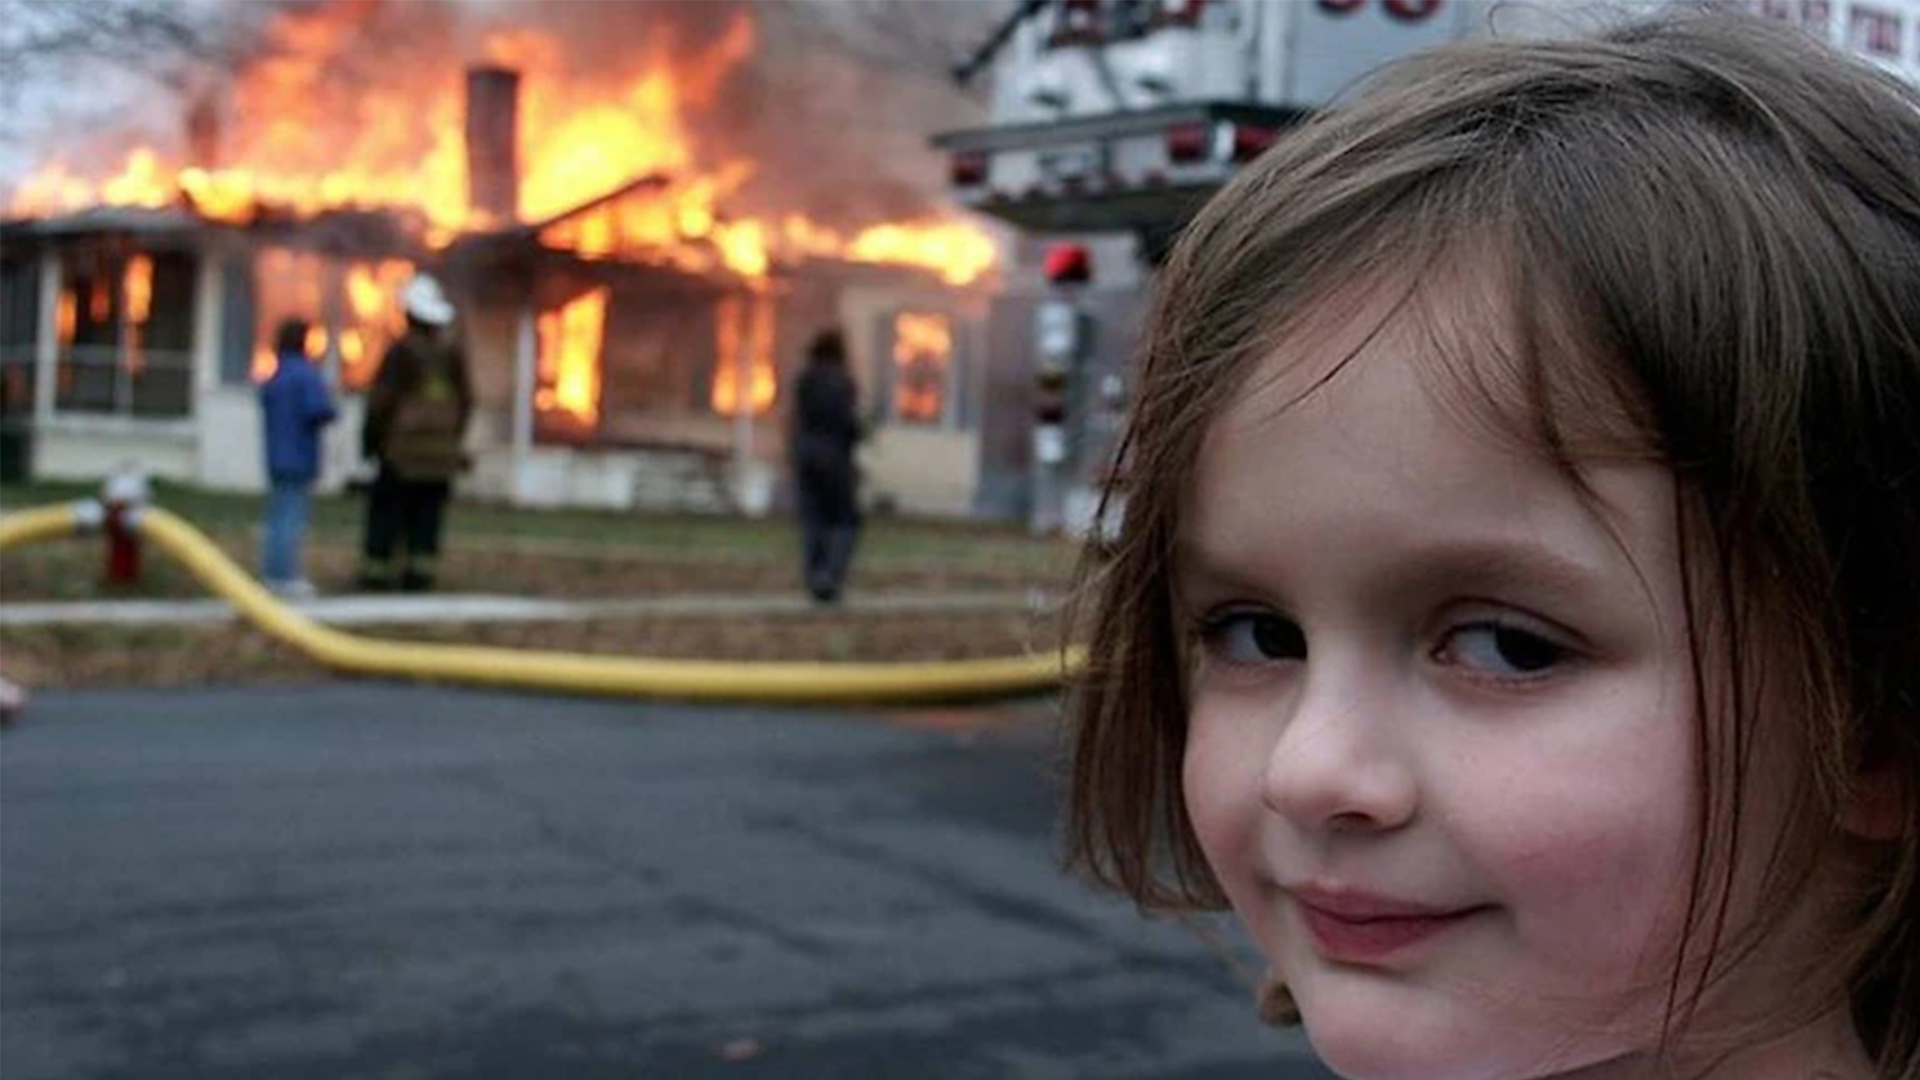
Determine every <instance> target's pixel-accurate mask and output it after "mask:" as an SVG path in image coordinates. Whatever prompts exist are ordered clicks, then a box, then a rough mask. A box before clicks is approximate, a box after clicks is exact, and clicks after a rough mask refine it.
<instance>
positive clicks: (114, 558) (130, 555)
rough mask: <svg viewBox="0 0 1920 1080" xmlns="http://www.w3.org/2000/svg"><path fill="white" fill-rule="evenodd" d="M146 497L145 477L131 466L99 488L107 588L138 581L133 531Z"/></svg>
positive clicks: (136, 539) (137, 549)
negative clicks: (105, 545) (104, 537)
mask: <svg viewBox="0 0 1920 1080" xmlns="http://www.w3.org/2000/svg"><path fill="white" fill-rule="evenodd" d="M147 497H148V488H147V476H146V474H145V473H143V472H141V471H140V469H139V467H138V466H135V465H131V464H129V465H122V466H121V467H120V468H119V470H118V471H116V472H115V473H114V474H113V475H112V476H109V477H107V482H106V483H105V484H104V485H102V488H101V491H100V503H101V505H102V506H103V507H105V508H106V521H105V522H104V523H103V525H104V529H103V531H104V532H105V533H106V534H107V577H106V581H107V584H108V585H134V584H138V583H139V581H140V534H139V532H138V531H137V529H138V526H139V524H140V511H141V509H142V508H143V507H145V506H146V504H147Z"/></svg>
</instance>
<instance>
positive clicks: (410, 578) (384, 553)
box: [359, 274, 473, 592]
mask: <svg viewBox="0 0 1920 1080" xmlns="http://www.w3.org/2000/svg"><path fill="white" fill-rule="evenodd" d="M401 301H402V304H403V306H404V308H405V310H406V318H407V329H406V333H405V334H403V335H402V336H401V338H400V340H398V341H396V342H394V344H393V347H392V348H390V349H388V350H387V354H386V356H385V357H383V358H382V359H381V361H380V370H379V373H378V374H376V375H375V376H374V380H373V387H372V389H370V390H369V391H368V393H367V418H366V424H365V426H364V427H363V428H362V429H361V437H360V440H361V441H360V446H361V453H362V454H363V456H365V457H367V458H369V459H371V460H372V461H373V462H374V465H375V468H376V472H375V475H374V479H373V484H372V486H371V488H370V489H369V490H368V493H367V519H366V537H365V543H364V544H363V545H362V548H361V561H360V575H359V584H360V587H361V588H362V589H366V590H372V591H380V590H386V589H391V588H393V587H394V586H395V585H398V586H399V587H400V589H402V590H403V591H407V592H423V591H426V590H429V589H431V588H433V584H434V576H435V569H436V566H435V563H436V560H437V559H438V557H439V554H440V534H441V529H442V526H443V524H444V520H445V514H446V504H447V498H448V496H449V494H450V493H451V491H452V486H453V479H454V477H455V476H457V475H458V474H459V473H460V472H461V471H462V470H464V469H465V468H466V465H467V456H466V451H465V448H464V446H463V440H464V438H465V435H466V427H467V420H468V418H469V417H470V416H471V415H472V412H473V389H472V383H471V380H470V378H469V375H468V371H467V356H466V350H465V349H464V348H463V347H462V346H461V344H460V341H459V339H458V337H457V336H456V335H455V333H454V329H453V322H454V315H455V311H454V307H453V303H452V302H451V301H450V300H448V299H447V295H446V292H445V291H444V290H443V289H442V288H441V287H440V283H439V282H438V281H437V280H435V279H434V278H433V277H431V276H429V275H427V274H416V275H414V277H413V278H412V280H410V281H409V282H408V283H407V285H406V288H405V289H404V290H403V291H402V293H401ZM396 553H397V554H398V557H397V558H396Z"/></svg>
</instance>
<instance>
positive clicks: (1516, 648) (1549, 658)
mask: <svg viewBox="0 0 1920 1080" xmlns="http://www.w3.org/2000/svg"><path fill="white" fill-rule="evenodd" d="M1435 655H1436V657H1437V658H1438V659H1440V660H1441V661H1443V662H1446V663H1453V664H1459V665H1461V666H1462V667H1466V668H1469V669H1471V670H1473V671H1474V672H1477V673H1479V674H1482V675H1486V676H1490V677H1492V678H1496V679H1506V680H1510V681H1520V680H1525V679H1535V678H1540V677H1542V676H1544V675H1546V674H1548V673H1549V672H1550V671H1551V670H1552V669H1553V668H1555V667H1557V666H1559V665H1561V664H1564V663H1566V662H1568V661H1569V660H1571V659H1572V658H1573V650H1572V649H1569V648H1567V647H1566V646H1564V645H1561V644H1560V643H1558V642H1556V641H1553V640H1550V639H1549V638H1547V637H1545V636H1543V635H1541V634H1536V633H1534V632H1533V631H1531V630H1524V629H1521V628H1520V627H1517V626H1509V625H1507V624H1505V623H1497V622H1481V623H1471V624H1468V625H1466V626H1461V627H1457V628H1455V629H1454V630H1453V631H1451V632H1450V633H1448V634H1447V638H1446V640H1445V641H1444V642H1442V643H1441V646H1440V648H1439V649H1438V650H1437V652H1436V654H1435Z"/></svg>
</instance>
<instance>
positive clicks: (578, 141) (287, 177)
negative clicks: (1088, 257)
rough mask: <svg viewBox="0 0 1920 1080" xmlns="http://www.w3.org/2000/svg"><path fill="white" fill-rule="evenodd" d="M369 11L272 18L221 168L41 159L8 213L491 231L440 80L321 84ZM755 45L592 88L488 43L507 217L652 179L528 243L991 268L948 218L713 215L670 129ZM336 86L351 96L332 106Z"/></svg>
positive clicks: (954, 272)
mask: <svg viewBox="0 0 1920 1080" xmlns="http://www.w3.org/2000/svg"><path fill="white" fill-rule="evenodd" d="M379 8H380V5H378V4H372V3H365V2H360V0H343V2H336V3H330V4H321V5H316V6H311V7H302V8H297V9H291V10H288V11H286V12H283V13H282V14H281V15H279V16H278V17H277V18H276V20H275V21H274V23H273V24H272V28H271V30H270V35H271V39H272V42H273V44H274V45H275V46H276V48H275V49H274V50H273V51H272V54H271V55H270V56H269V57H268V58H267V59H265V60H262V61H260V62H257V63H256V64H254V65H253V66H252V67H250V68H249V69H248V70H247V71H246V72H245V73H243V75H242V76H241V77H240V79H239V80H238V82H237V84H236V85H235V86H234V88H233V98H234V100H235V102H236V103H237V107H236V108H235V109H234V110H232V111H233V114H234V115H233V116H232V117H231V118H230V119H231V130H229V131H226V132H224V137H225V146H224V147H223V157H224V160H225V163H215V162H200V163H197V164H195V165H194V166H193V167H185V165H184V163H180V162H172V161H169V160H168V159H167V158H166V157H165V156H164V155H163V154H162V153H161V152H159V151H158V150H156V149H155V148H152V147H141V148H138V149H136V150H134V151H132V152H131V153H130V154H129V155H127V157H126V159H125V161H124V164H123V165H122V166H120V167H119V169H118V171H117V172H114V173H113V174H112V175H110V176H107V177H106V178H104V179H100V180H93V179H89V178H87V177H84V176H82V175H80V174H79V173H77V172H76V171H75V170H73V169H72V168H71V167H70V166H68V165H67V164H66V163H65V162H62V161H60V160H54V161H51V162H49V163H48V164H47V165H46V166H45V167H44V168H43V169H41V170H40V171H39V172H37V173H36V174H34V175H33V176H31V177H29V178H28V179H27V180H26V181H25V182H23V183H22V184H21V185H19V187H18V188H17V189H16V194H15V198H14V200H13V205H12V210H13V211H14V212H16V213H21V214H49V213H58V212H66V211H72V210H77V209H81V208H84V207H87V206H93V205H100V204H108V205H128V206H148V207H163V206H169V205H174V204H177V203H180V202H182V201H183V200H184V201H186V202H188V203H190V204H191V205H192V206H193V207H194V208H195V209H196V210H197V211H198V212H199V213H201V214H203V215H206V216H208V217H210V218H214V219H217V220H222V221H231V222H236V223H242V224H244V223H246V222H249V221H251V220H253V219H254V218H255V217H256V216H257V215H258V214H259V213H260V211H261V209H262V208H263V207H274V208H277V209H280V210H285V211H290V212H292V213H295V214H299V215H311V214H314V213H316V212H318V211H321V210H325V209H338V208H356V207H357V208H388V209H402V210H405V211H407V212H409V213H412V214H417V215H418V218H419V225H420V228H421V230H422V236H423V238H424V239H425V240H427V241H428V242H429V243H430V244H433V245H436V246H438V245H443V244H445V243H448V242H450V241H451V240H452V239H454V238H455V237H457V236H458V235H459V234H460V233H461V232H463V231H467V230H470V229H472V228H475V227H477V226H483V225H484V226H492V225H495V224H498V223H497V222H487V221H481V220H480V219H479V218H477V217H476V216H475V215H474V214H473V212H472V211H471V209H470V208H469V206H468V205H467V175H466V169H467V162H466V156H465V144H464V137H465V128H464V123H463V120H464V114H463V110H464V92H463V85H464V84H463V81H462V73H461V72H460V71H459V70H456V69H455V68H454V66H453V65H432V64H418V65H412V66H397V67H389V68H387V69H385V70H383V71H382V73H381V74H382V76H383V79H382V81H380V82H377V83H372V84H368V83H364V82H362V83H352V82H350V81H349V80H344V79H342V78H341V77H340V76H339V74H338V72H337V71H336V64H337V63H338V62H339V61H340V60H341V58H343V57H347V56H350V55H351V54H352V53H353V51H354V50H355V49H356V48H357V45H358V42H359V41H360V40H362V38H363V37H364V35H365V34H366V33H368V32H369V30H368V28H367V26H366V23H367V20H368V19H369V18H371V17H372V16H373V15H374V14H375V13H376V12H377V11H378V10H379ZM757 39H758V32H757V30H756V28H755V25H754V22H753V20H752V18H751V16H750V15H749V14H748V13H746V12H741V13H739V14H736V15H735V16H734V17H733V19H732V20H731V21H730V22H729V24H728V25H727V27H726V30H725V31H724V33H722V34H721V35H720V36H719V37H718V38H717V39H716V40H714V41H713V42H711V43H710V44H707V45H705V46H704V47H702V48H699V49H688V48H686V47H685V46H684V44H683V43H681V42H678V41H675V40H674V39H673V37H672V36H671V35H670V34H663V35H661V36H660V37H659V38H657V39H655V40H654V41H653V42H652V47H651V48H650V49H648V50H647V51H646V52H645V54H644V55H643V56H642V57H641V59H640V62H639V63H638V64H637V65H636V67H635V68H634V69H632V70H629V71H625V72H618V73H615V74H613V75H611V76H606V75H598V74H596V73H594V72H593V71H591V70H590V69H588V68H586V67H584V66H583V65H581V64H579V63H577V62H575V61H573V60H572V58H570V57H568V56H567V55H566V54H565V52H564V50H563V49H562V47H561V45H560V43H559V42H558V40H557V39H556V38H554V37H552V36H551V35H548V34H545V33H542V32H539V31H537V30H532V29H513V30H501V31H496V32H494V33H492V34H490V35H488V36H487V38H486V39H485V41H484V45H483V53H484V55H485V57H486V58H487V59H488V60H490V61H491V62H493V63H495V64H500V65H504V66H510V67H512V68H514V69H516V70H518V71H519V72H520V73H521V80H520V105H519V108H520V118H519V122H518V123H517V125H516V126H517V130H518V132H519V137H520V148H519V159H520V161H521V163H522V174H523V175H522V176H521V178H520V184H519V194H518V200H519V206H518V211H519V215H520V219H521V220H522V221H535V222H538V221H548V220H551V219H553V218H555V217H557V216H558V215H561V214H563V213H566V212H567V211H569V210H571V209H573V208H574V207H578V206H581V205H583V204H585V203H587V202H588V201H589V200H592V199H595V198H598V197H601V196H603V195H605V194H607V193H609V192H612V191H615V190H618V189H619V188H620V187H621V186H622V185H625V184H627V183H629V182H631V181H633V180H634V179H636V178H638V177H642V176H647V175H653V174H657V175H662V176H667V177H671V178H673V181H674V182H673V183H671V184H669V185H666V186H665V187H662V188H660V189H656V190H650V191H645V192H640V193H636V197H634V198H630V199H622V200H619V201H618V203H616V204H612V205H607V206H602V207H599V208H596V209H595V210H593V211H590V212H588V213H585V214H583V215H581V216H579V217H578V218H574V219H569V220H566V221H564V222H562V223H560V224H559V225H556V226H553V227H551V228H549V229H547V230H545V231H544V232H543V234H542V236H541V240H542V242H543V243H546V244H548V245H550V246H553V247H557V248H563V249H571V250H574V251H577V252H579V253H581V254H583V255H586V256H589V257H613V256H619V257H642V256H644V257H648V258H651V259H654V260H656V261H662V262H665V263H667V264H669V265H676V266H680V267H683V268H688V269H710V268H720V267H724V268H726V269H730V270H731V271H732V272H734V273H736V274H739V275H741V276H744V277H747V278H759V277H762V276H764V275H765V274H767V273H768V272H769V270H770V268H771V267H772V266H774V265H776V264H780V263H783V262H786V261H790V260H795V259H801V258H808V257H815V258H817V257H830V258H841V259H849V260H852V261H856V262H872V263H890V264H902V265H911V266H918V267H923V268H926V269H929V270H931V271H933V272H935V273H938V274H940V275H941V276H942V277H944V278H945V279H946V280H947V281H949V282H952V283H954V284H966V283H968V282H971V281H974V280H977V279H979V278H980V277H981V276H982V275H983V274H985V273H987V272H988V271H989V270H990V269H991V268H992V267H993V265H994V264H995V257H996V252H995V248H994V243H993V241H992V240H991V239H990V238H989V237H988V236H987V235H986V234H985V233H983V232H982V231H981V230H979V229H978V228H976V227H974V226H973V225H972V224H970V223H968V222H965V221H961V220H958V219H934V220H921V221H912V222H890V223H886V224H882V225H877V226H874V227H870V228H866V229H862V230H858V231H856V232H854V233H852V234H851V235H850V236H849V235H842V234H840V233H838V232H835V231H834V230H831V229H828V228H825V227H822V226H820V225H818V224H816V223H814V222H812V221H810V220H809V219H807V218H804V217H799V216H792V217H789V218H787V219H785V220H784V221H781V222H780V223H779V224H778V225H776V224H775V223H774V222H773V221H771V220H768V221H760V220H741V219H732V218H729V217H728V216H727V215H726V214H724V213H722V212H721V209H720V207H721V205H722V204H723V203H724V202H725V200H726V199H727V198H728V197H729V196H731V195H732V194H734V193H735V192H737V191H738V190H739V189H740V188H741V186H742V185H743V184H744V183H745V182H746V181H747V180H748V179H749V178H750V177H751V176H752V175H753V174H754V169H755V166H754V164H753V163H752V162H750V161H745V160H732V159H728V160H718V161H710V160H701V159H700V156H699V154H698V153H697V152H696V149H695V146H696V144H695V141H694V140H693V138H692V137H691V135H690V133H689V131H688V129H687V126H686V125H687V116H688V114H689V111H690V110H700V109H702V108H704V107H707V106H709V105H711V104H712V103H713V101H714V100H715V99H716V98H717V96H718V94H719V91H720V90H721V88H722V87H723V86H724V85H725V83H726V80H727V78H728V77H729V76H730V75H731V74H732V73H733V72H734V71H735V70H736V69H737V68H738V67H739V66H740V65H741V64H742V63H743V62H745V61H746V60H748V58H750V57H751V56H752V55H753V53H754V51H755V49H756V48H757V45H758V40H757ZM363 71H364V69H363ZM343 86H351V87H352V89H351V93H350V94H349V95H348V96H345V97H343V91H342V90H341V88H342V87H343Z"/></svg>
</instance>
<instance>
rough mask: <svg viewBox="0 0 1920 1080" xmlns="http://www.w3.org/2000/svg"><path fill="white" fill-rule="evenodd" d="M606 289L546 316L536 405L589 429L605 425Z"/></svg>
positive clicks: (542, 319) (541, 333)
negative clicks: (602, 411) (602, 419)
mask: <svg viewBox="0 0 1920 1080" xmlns="http://www.w3.org/2000/svg"><path fill="white" fill-rule="evenodd" d="M609 292H610V290H608V289H606V288H605V287H602V288H598V289H595V290H593V291H592V292H588V293H585V294H583V295H581V296H579V297H578V298H576V299H574V300H572V301H569V302H568V303H567V304H566V305H565V306H564V307H561V308H560V309H559V310H557V311H549V312H545V313H543V314H542V315H541V316H540V321H539V324H538V329H539V336H540V362H539V365H538V375H539V389H538V390H536V391H535V392H534V399H533V402H534V405H535V406H536V407H538V408H539V409H541V410H542V411H544V412H560V413H564V414H566V415H567V416H569V417H571V418H572V419H573V420H575V421H578V422H579V423H580V424H582V425H584V426H586V427H592V426H593V425H594V424H597V423H599V421H600V343H601V340H602V338H603V337H604V335H605V332H606V325H607V297H608V295H609Z"/></svg>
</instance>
